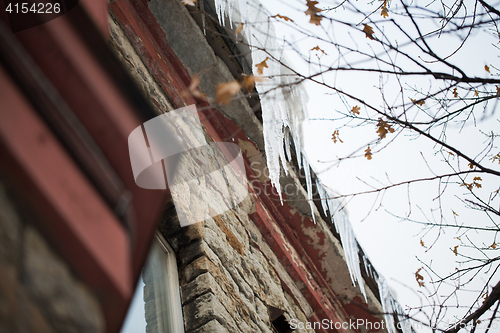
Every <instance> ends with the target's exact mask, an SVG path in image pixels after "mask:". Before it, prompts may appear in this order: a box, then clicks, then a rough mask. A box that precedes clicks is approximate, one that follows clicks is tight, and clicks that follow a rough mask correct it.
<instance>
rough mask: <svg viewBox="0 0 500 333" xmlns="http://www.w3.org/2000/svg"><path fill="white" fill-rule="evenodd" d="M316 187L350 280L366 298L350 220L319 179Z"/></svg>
mask: <svg viewBox="0 0 500 333" xmlns="http://www.w3.org/2000/svg"><path fill="white" fill-rule="evenodd" d="M316 187H317V190H318V194H319V196H320V198H321V203H322V205H323V210H324V211H325V212H326V211H329V212H330V216H331V217H332V223H333V224H334V225H335V230H337V232H338V233H339V235H340V242H341V244H342V248H343V249H344V255H345V261H346V263H347V268H348V269H349V274H350V275H351V280H352V282H353V284H354V285H356V284H358V286H359V290H360V291H361V293H362V294H363V296H364V297H365V300H366V291H365V284H364V282H363V277H362V276H361V265H360V262H359V245H358V241H357V240H356V236H355V234H354V230H352V225H351V222H350V221H349V219H348V217H347V216H346V214H345V212H344V210H343V209H342V206H341V205H340V202H339V201H338V200H337V199H334V198H332V197H333V195H332V194H331V193H330V192H329V191H328V189H327V188H326V187H325V186H323V184H322V183H321V182H320V181H319V180H318V181H317V182H316Z"/></svg>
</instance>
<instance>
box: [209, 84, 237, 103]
mask: <svg viewBox="0 0 500 333" xmlns="http://www.w3.org/2000/svg"><path fill="white" fill-rule="evenodd" d="M240 89H241V84H240V83H239V82H238V81H236V80H235V81H231V82H226V83H220V84H219V85H218V86H217V88H216V89H215V101H216V102H217V103H219V104H223V105H229V104H230V103H231V99H232V98H233V97H234V96H235V95H236V94H237V93H238V91H240Z"/></svg>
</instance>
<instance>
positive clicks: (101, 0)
mask: <svg viewBox="0 0 500 333" xmlns="http://www.w3.org/2000/svg"><path fill="white" fill-rule="evenodd" d="M79 1H80V2H79V5H80V6H82V7H83V8H84V10H85V12H86V13H87V14H88V15H89V16H90V18H91V19H92V21H93V22H94V24H95V25H96V26H97V27H98V28H99V30H100V31H101V33H102V34H103V36H107V35H108V33H109V25H108V0H79Z"/></svg>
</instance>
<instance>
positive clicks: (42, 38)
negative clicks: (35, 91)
mask: <svg viewBox="0 0 500 333" xmlns="http://www.w3.org/2000/svg"><path fill="white" fill-rule="evenodd" d="M73 15H80V13H79V12H78V11H77V10H71V11H70V12H69V13H67V14H66V15H63V16H61V17H59V18H57V19H55V20H53V21H50V22H47V23H45V24H43V25H40V26H37V27H34V28H32V29H28V30H25V31H21V32H19V33H17V34H16V36H17V37H18V38H19V40H20V41H21V42H22V44H23V45H24V47H25V48H26V49H27V50H28V52H29V53H30V54H31V56H32V57H33V59H34V60H35V62H36V63H37V64H38V66H40V68H41V69H42V71H43V72H44V73H45V75H46V76H47V77H48V78H49V79H50V80H51V82H52V84H53V85H54V86H55V87H56V89H57V90H58V91H59V93H60V94H61V96H62V97H63V98H64V99H65V101H66V102H67V103H68V105H69V106H70V108H71V109H72V110H73V112H74V113H75V114H76V115H77V116H78V118H79V119H80V121H81V122H82V124H83V125H84V126H85V127H86V129H87V130H88V132H89V133H90V134H91V136H92V137H93V138H94V140H95V141H96V142H97V144H98V145H99V147H100V148H101V150H102V151H103V153H104V155H105V156H106V157H107V158H108V160H109V162H110V165H111V166H112V167H113V169H114V170H115V171H116V173H117V174H118V176H119V177H120V178H121V179H122V181H123V183H124V186H125V188H126V189H128V190H129V191H130V192H131V194H132V197H133V201H132V205H133V210H134V211H135V213H136V215H135V222H136V226H135V229H134V230H133V241H134V251H133V254H132V255H133V258H132V260H133V264H132V269H133V272H134V277H135V278H137V277H138V276H139V274H140V270H141V269H142V266H143V264H144V260H145V258H146V256H147V252H148V249H149V244H150V241H151V239H152V237H153V234H154V231H155V229H156V221H157V218H158V217H159V215H160V213H161V211H162V205H163V202H164V198H165V195H166V191H152V190H146V189H142V188H140V187H138V186H137V185H136V184H135V181H134V177H133V174H132V169H131V165H130V159H129V153H128V135H129V134H130V132H132V130H133V129H135V128H136V127H137V126H139V125H141V123H142V121H143V120H142V119H139V117H138V116H137V115H136V112H135V110H134V109H132V108H131V107H130V105H129V104H128V102H127V100H126V99H125V97H124V96H123V95H122V93H121V92H120V91H119V90H118V88H117V86H116V83H115V82H113V80H112V79H111V78H110V77H108V76H107V73H106V69H105V68H103V67H102V64H101V63H100V62H99V59H97V58H95V55H94V53H93V52H92V45H88V44H87V43H86V42H85V38H84V36H81V35H79V33H80V32H82V31H83V33H85V31H86V29H85V28H83V29H82V28H80V29H79V30H78V31H77V30H76V29H75V28H74V27H73V25H72V24H71V19H72V17H73ZM86 28H87V29H93V27H86ZM88 31H90V30H88ZM89 33H90V32H89Z"/></svg>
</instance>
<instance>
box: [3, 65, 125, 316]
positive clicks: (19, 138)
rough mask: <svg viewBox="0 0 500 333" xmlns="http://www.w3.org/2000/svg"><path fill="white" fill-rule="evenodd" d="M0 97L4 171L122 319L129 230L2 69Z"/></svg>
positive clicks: (50, 235)
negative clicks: (123, 225)
mask: <svg viewBox="0 0 500 333" xmlns="http://www.w3.org/2000/svg"><path fill="white" fill-rule="evenodd" d="M0 100H2V103H1V104H0V155H1V156H2V164H1V167H2V168H3V170H2V171H3V172H5V173H6V174H7V175H8V176H9V181H11V182H13V183H14V185H15V186H16V188H17V189H19V190H20V192H21V193H20V194H21V195H22V196H23V197H25V198H27V200H29V202H30V203H31V205H32V206H33V207H34V208H35V210H36V212H37V213H39V218H38V219H36V223H38V226H39V227H40V230H41V231H42V232H43V233H44V235H45V236H46V237H47V238H48V239H49V240H50V242H51V243H52V245H53V246H54V247H55V249H57V250H58V253H59V254H60V255H61V256H62V257H63V258H64V259H65V260H66V261H67V262H68V263H70V265H71V267H72V268H73V269H74V270H75V271H76V272H77V273H78V274H79V275H80V277H81V278H82V279H83V280H84V281H85V282H86V283H88V284H89V286H90V287H92V288H93V289H94V290H95V291H97V293H98V295H99V296H100V297H101V301H102V304H103V305H104V310H105V316H106V317H107V322H113V321H114V322H116V321H117V320H120V319H121V318H118V317H117V313H119V311H117V310H119V309H120V308H123V304H127V303H126V302H127V300H129V299H130V298H131V296H132V291H133V284H132V281H131V267H130V244H129V238H128V235H127V232H126V231H125V230H124V229H123V227H122V226H121V225H120V222H119V221H118V220H117V218H116V217H115V216H114V214H113V212H112V211H110V210H109V208H108V207H107V205H106V204H105V203H104V202H103V201H102V199H101V197H100V195H99V194H98V193H97V192H96V191H95V190H94V188H93V187H92V185H91V184H90V183H89V182H88V181H87V179H86V178H85V176H84V175H82V173H81V171H80V170H79V168H78V166H76V165H75V164H74V162H73V161H72V159H71V158H70V157H69V156H68V154H67V153H66V152H65V150H64V148H63V147H62V146H61V145H60V143H59V142H58V141H57V139H56V138H55V137H54V136H53V134H52V133H51V131H50V129H48V128H47V126H46V125H45V123H44V122H43V120H41V119H40V117H39V116H38V114H37V113H36V111H35V110H33V108H32V106H31V105H30V104H29V102H28V101H27V99H26V97H25V96H23V95H22V94H21V92H20V91H19V90H18V89H17V88H16V86H15V84H14V83H13V81H12V80H11V79H10V78H9V77H8V76H7V75H6V73H5V71H4V69H3V68H2V67H0ZM125 309H126V308H125Z"/></svg>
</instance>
